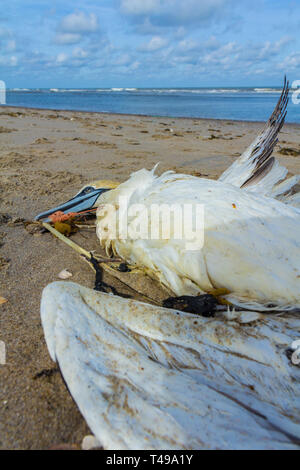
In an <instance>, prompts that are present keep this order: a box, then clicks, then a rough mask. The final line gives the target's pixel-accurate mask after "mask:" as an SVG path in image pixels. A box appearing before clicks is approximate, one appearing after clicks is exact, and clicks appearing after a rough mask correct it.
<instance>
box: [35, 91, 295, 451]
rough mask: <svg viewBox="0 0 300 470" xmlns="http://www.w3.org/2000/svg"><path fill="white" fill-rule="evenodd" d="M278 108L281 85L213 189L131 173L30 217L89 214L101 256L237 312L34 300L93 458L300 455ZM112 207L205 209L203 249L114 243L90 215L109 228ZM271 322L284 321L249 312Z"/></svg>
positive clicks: (66, 289)
mask: <svg viewBox="0 0 300 470" xmlns="http://www.w3.org/2000/svg"><path fill="white" fill-rule="evenodd" d="M287 100H288V85H287V84H286V83H285V87H284V90H283V92H282V95H281V97H280V100H279V102H278V105H277V107H276V109H275V111H274V113H273V114H272V116H271V118H270V120H269V121H268V123H267V126H266V128H265V129H264V131H263V132H262V133H261V135H260V136H259V137H258V138H257V139H256V140H255V141H254V142H253V144H252V145H251V146H250V147H249V148H248V149H247V150H246V151H245V152H244V153H243V155H242V156H241V157H240V158H239V159H238V160H237V161H236V162H235V163H234V164H233V165H232V166H231V167H230V168H229V169H228V170H227V171H226V172H225V173H224V174H223V175H222V176H221V177H220V179H219V181H211V180H206V179H202V178H195V177H192V176H188V175H176V174H173V173H171V172H167V173H164V174H163V175H162V176H160V177H157V176H155V174H154V172H153V171H146V170H141V171H139V172H137V173H135V174H133V175H132V176H131V178H130V179H129V180H128V181H127V182H125V183H122V184H120V185H118V186H115V185H113V184H112V183H109V184H108V185H106V184H103V183H100V184H99V183H98V184H97V183H96V184H91V185H89V186H87V187H85V188H83V189H82V190H81V191H80V192H79V193H78V194H77V195H76V196H75V197H74V198H72V199H71V200H70V201H68V202H67V203H65V204H63V205H62V206H59V207H57V208H55V209H52V210H51V211H47V212H44V213H43V214H40V215H39V216H38V217H37V218H38V219H40V218H43V217H47V216H49V215H50V214H51V213H53V212H54V211H58V210H62V211H65V212H68V211H82V210H85V209H88V208H89V207H91V206H94V207H96V206H98V211H97V218H98V228H97V234H98V236H99V238H100V241H101V242H102V245H103V246H104V247H105V248H106V249H107V250H108V252H110V251H111V250H112V251H114V252H116V253H118V254H119V256H121V257H122V258H123V259H125V260H126V261H128V262H129V263H131V264H136V265H139V266H142V267H144V268H146V269H147V272H149V273H150V274H151V275H155V276H156V277H157V278H158V279H159V280H160V282H161V283H162V284H164V285H165V286H167V287H169V289H170V290H171V291H172V292H174V293H175V294H176V295H181V294H182V293H185V294H198V293H199V292H200V293H201V292H207V291H210V289H211V288H217V287H225V288H227V289H228V290H229V291H230V292H231V294H230V295H228V296H227V300H228V299H229V300H230V301H231V302H232V303H234V304H235V305H236V306H237V307H236V309H234V310H231V311H229V310H228V311H227V312H218V313H217V314H216V316H215V317H214V318H203V317H201V316H198V315H194V314H190V313H184V312H178V311H176V310H173V309H168V308H162V307H157V306H154V305H149V304H146V303H142V302H138V301H135V300H133V299H124V298H121V297H118V296H115V295H110V294H106V293H102V292H95V291H94V290H92V289H88V288H86V287H83V286H80V285H78V284H75V283H72V282H54V283H51V284H49V285H48V286H47V287H46V288H45V289H44V291H43V295H42V301H41V319H42V325H43V329H44V333H45V338H46V342H47V346H48V350H49V353H50V355H51V358H52V359H53V360H54V361H56V362H57V363H58V364H59V367H60V370H61V373H62V375H63V377H64V379H65V381H66V383H67V385H68V388H69V390H70V393H71V394H72V396H73V398H74V400H75V402H76V403H77V405H78V407H79V409H80V411H81V413H82V414H83V416H84V417H85V419H86V421H87V423H88V425H89V427H90V428H91V430H92V432H93V433H94V434H95V435H96V437H97V438H98V440H99V441H100V442H101V443H102V445H103V446H104V448H105V449H299V446H300V407H299V403H300V368H299V367H298V365H299V363H300V317H299V313H296V312H292V310H294V309H296V308H299V305H300V288H299V287H300V278H299V274H300V272H299V268H300V262H299V261H300V258H299V256H300V253H299V251H300V250H299V234H300V209H299V203H300V199H299V193H297V194H296V195H292V194H291V191H290V190H291V188H292V187H293V186H294V185H295V184H296V183H297V182H298V181H299V176H294V177H291V178H288V179H286V180H284V178H285V177H286V175H287V170H286V169H285V168H284V167H282V166H280V165H279V163H278V162H276V160H275V159H274V158H273V157H271V153H272V151H273V148H274V146H275V144H276V142H277V134H278V132H279V130H280V128H281V126H282V124H283V121H284V117H285V109H286V105H287ZM111 188H114V189H111ZM124 195H125V196H126V197H127V199H128V200H129V205H130V206H131V205H133V204H135V203H137V202H138V203H139V204H141V203H142V204H144V206H146V207H149V205H151V204H157V203H158V204H160V203H169V204H173V203H174V202H179V203H181V204H182V203H188V202H190V201H193V202H195V201H196V202H197V201H200V202H201V203H204V204H205V206H204V207H205V211H204V228H205V234H204V245H203V247H202V248H201V249H199V250H197V249H196V250H195V249H193V250H190V251H189V250H186V245H185V243H184V242H185V241H186V240H177V239H173V238H171V237H170V238H169V239H167V240H151V239H149V238H147V239H135V238H134V237H133V238H127V239H121V238H119V239H118V237H117V238H116V239H115V238H114V239H113V238H112V237H111V234H110V233H109V231H108V232H107V231H105V225H103V218H104V215H103V212H102V209H101V206H103V204H105V203H109V204H111V206H112V212H111V214H110V217H114V216H115V215H116V213H117V212H118V210H120V208H119V207H118V205H117V201H118V200H119V196H124ZM134 221H135V222H136V220H135V219H134V218H133V220H132V221H131V223H134ZM101 229H103V232H102V230H101ZM129 232H130V231H129ZM153 273H155V274H153ZM270 304H272V305H270ZM239 306H242V307H243V308H244V307H246V308H247V309H249V308H252V309H254V308H255V311H249V310H247V311H245V310H244V311H242V310H241V308H240V307H239ZM270 309H271V310H278V311H280V310H282V309H287V310H290V311H289V312H285V313H284V314H280V313H274V312H273V313H272V312H270V313H268V314H263V313H258V310H261V311H263V310H267V311H268V310H270ZM291 345H292V348H293V350H291V349H290V346H291ZM297 348H298V349H297Z"/></svg>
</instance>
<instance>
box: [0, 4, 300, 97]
mask: <svg viewBox="0 0 300 470" xmlns="http://www.w3.org/2000/svg"><path fill="white" fill-rule="evenodd" d="M299 3H300V2H299V0H110V1H108V0H85V1H83V0H81V1H79V0H72V1H71V0H64V1H61V0H51V1H49V0H10V1H9V2H6V3H5V8H3V7H2V8H1V12H0V80H4V81H5V82H6V84H7V87H9V88H13V87H26V88H27V87H70V88H73V87H76V88H77V87H82V88H85V87H124V86H125V87H163V86H165V87H175V86H176V87H179V86H182V87H185V86H195V87H197V86H236V85H244V86H248V85H260V86H267V85H281V83H282V80H283V75H284V73H287V75H288V78H289V79H290V80H291V81H292V80H296V79H300V34H299V31H300V4H299Z"/></svg>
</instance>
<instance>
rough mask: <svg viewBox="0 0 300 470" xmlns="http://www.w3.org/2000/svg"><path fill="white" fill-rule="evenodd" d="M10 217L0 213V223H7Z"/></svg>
mask: <svg viewBox="0 0 300 470" xmlns="http://www.w3.org/2000/svg"><path fill="white" fill-rule="evenodd" d="M11 219H12V217H11V215H9V214H6V213H2V214H0V225H2V224H7V223H8V222H9V221H10V220H11Z"/></svg>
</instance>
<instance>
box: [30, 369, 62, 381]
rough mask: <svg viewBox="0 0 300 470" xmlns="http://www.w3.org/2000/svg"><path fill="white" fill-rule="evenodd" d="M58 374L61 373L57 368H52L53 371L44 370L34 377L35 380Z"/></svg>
mask: <svg viewBox="0 0 300 470" xmlns="http://www.w3.org/2000/svg"><path fill="white" fill-rule="evenodd" d="M56 372H59V369H58V368H57V367H52V369H43V370H41V371H40V372H38V373H37V374H35V375H34V376H33V380H36V379H39V378H40V377H52V375H53V374H55V373H56Z"/></svg>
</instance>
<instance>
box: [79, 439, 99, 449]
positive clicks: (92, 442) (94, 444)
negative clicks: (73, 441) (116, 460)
mask: <svg viewBox="0 0 300 470" xmlns="http://www.w3.org/2000/svg"><path fill="white" fill-rule="evenodd" d="M99 448H102V445H101V444H100V442H99V441H98V439H97V438H96V437H95V436H85V437H84V438H83V440H82V443H81V449H82V450H92V449H99Z"/></svg>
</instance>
